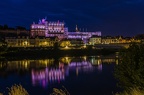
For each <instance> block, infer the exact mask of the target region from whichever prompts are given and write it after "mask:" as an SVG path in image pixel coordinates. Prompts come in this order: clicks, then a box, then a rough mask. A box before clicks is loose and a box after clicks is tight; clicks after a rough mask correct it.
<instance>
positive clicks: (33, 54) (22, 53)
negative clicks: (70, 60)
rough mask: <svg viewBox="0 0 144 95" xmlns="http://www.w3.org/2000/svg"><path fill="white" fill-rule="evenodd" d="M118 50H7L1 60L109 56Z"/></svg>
mask: <svg viewBox="0 0 144 95" xmlns="http://www.w3.org/2000/svg"><path fill="white" fill-rule="evenodd" d="M119 51H120V49H111V48H109V49H108V48H107V49H65V50H60V49H50V48H9V49H7V51H5V53H3V54H1V57H2V58H41V57H60V56H89V55H90V56H92V55H109V54H113V53H115V52H119Z"/></svg>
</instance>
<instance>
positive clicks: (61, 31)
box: [30, 19, 101, 43]
mask: <svg viewBox="0 0 144 95" xmlns="http://www.w3.org/2000/svg"><path fill="white" fill-rule="evenodd" d="M64 24H65V23H64V22H59V21H57V22H48V21H46V19H42V20H39V23H38V24H35V23H33V24H32V25H31V31H30V36H31V37H33V38H35V37H36V36H44V37H54V36H57V37H58V38H59V39H60V40H61V39H63V38H67V39H82V40H83V41H84V43H87V42H88V39H89V38H90V37H92V36H93V35H96V36H101V32H100V31H98V32H80V31H79V30H78V27H77V25H76V32H68V28H67V27H65V25H64Z"/></svg>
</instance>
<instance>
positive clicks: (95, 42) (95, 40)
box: [89, 36, 101, 45]
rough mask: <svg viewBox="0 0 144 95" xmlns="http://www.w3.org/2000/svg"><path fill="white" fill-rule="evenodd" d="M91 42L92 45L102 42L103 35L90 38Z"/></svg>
mask: <svg viewBox="0 0 144 95" xmlns="http://www.w3.org/2000/svg"><path fill="white" fill-rule="evenodd" d="M89 44H90V45H95V44H101V36H92V37H91V38H90V39H89Z"/></svg>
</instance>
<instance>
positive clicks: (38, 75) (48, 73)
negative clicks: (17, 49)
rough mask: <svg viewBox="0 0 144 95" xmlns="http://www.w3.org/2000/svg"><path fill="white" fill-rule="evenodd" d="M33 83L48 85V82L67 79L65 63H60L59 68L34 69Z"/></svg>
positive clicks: (32, 74)
mask: <svg viewBox="0 0 144 95" xmlns="http://www.w3.org/2000/svg"><path fill="white" fill-rule="evenodd" d="M31 77H32V84H33V85H34V86H35V85H42V86H43V87H46V86H47V85H48V83H51V82H58V83H60V81H62V80H64V79H65V70H64V65H60V66H59V68H50V69H49V68H48V67H47V68H45V69H43V70H39V71H37V70H32V71H31Z"/></svg>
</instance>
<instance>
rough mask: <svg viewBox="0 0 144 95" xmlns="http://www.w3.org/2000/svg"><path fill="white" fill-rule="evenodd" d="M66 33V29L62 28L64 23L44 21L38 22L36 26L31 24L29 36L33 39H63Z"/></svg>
mask: <svg viewBox="0 0 144 95" xmlns="http://www.w3.org/2000/svg"><path fill="white" fill-rule="evenodd" d="M67 32H68V28H67V27H65V26H64V22H59V21H57V22H48V21H46V18H45V19H42V20H39V23H38V24H35V23H33V24H32V25H31V31H30V36H31V37H33V38H35V37H36V36H44V37H54V36H57V37H58V38H59V39H62V38H65V36H66V35H65V33H67Z"/></svg>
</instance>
